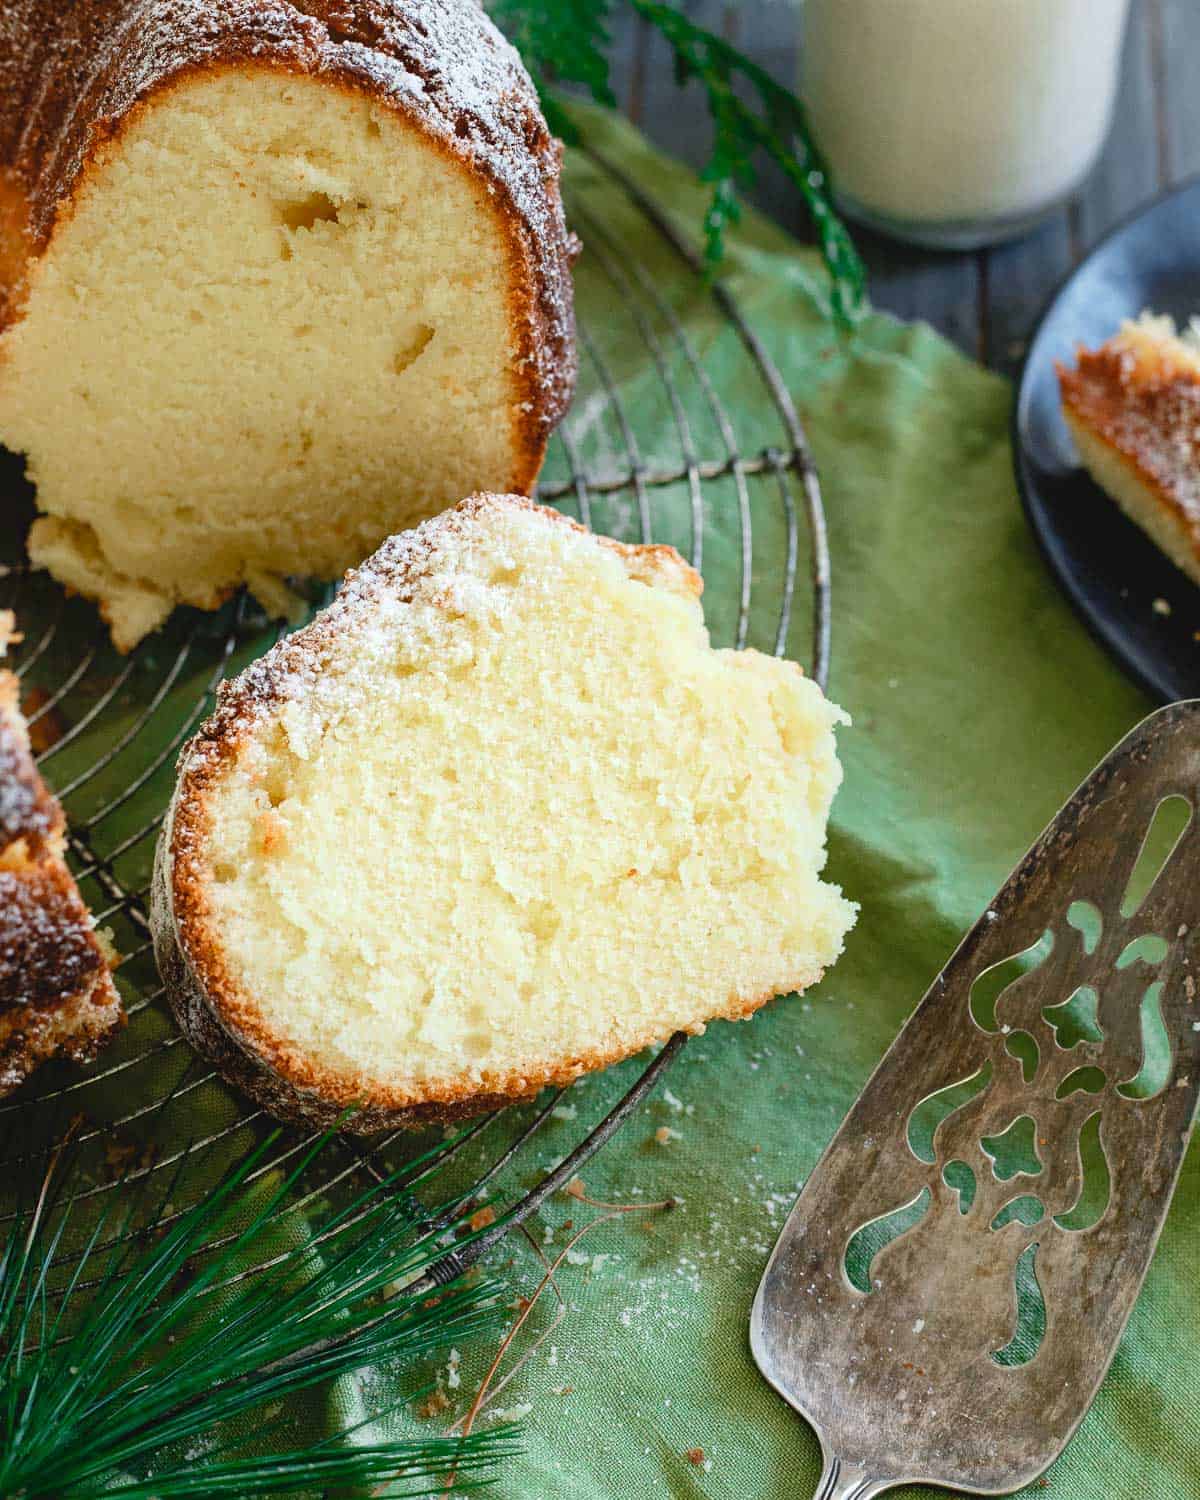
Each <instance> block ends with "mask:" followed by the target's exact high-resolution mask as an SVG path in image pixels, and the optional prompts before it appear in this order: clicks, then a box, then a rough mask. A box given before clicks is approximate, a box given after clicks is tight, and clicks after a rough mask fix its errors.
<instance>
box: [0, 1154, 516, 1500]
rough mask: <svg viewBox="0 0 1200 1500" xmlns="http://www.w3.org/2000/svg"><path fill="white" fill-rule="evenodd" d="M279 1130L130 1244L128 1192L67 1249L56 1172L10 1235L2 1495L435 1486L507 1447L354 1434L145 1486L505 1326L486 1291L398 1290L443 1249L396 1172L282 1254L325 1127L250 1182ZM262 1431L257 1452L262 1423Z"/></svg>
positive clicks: (477, 1437)
mask: <svg viewBox="0 0 1200 1500" xmlns="http://www.w3.org/2000/svg"><path fill="white" fill-rule="evenodd" d="M277 1137H278V1133H276V1134H274V1135H272V1136H270V1137H268V1139H267V1140H265V1141H264V1142H263V1144H262V1145H261V1146H259V1147H258V1148H257V1149H255V1150H254V1151H252V1152H251V1153H250V1154H249V1155H248V1156H246V1157H245V1158H244V1159H243V1160H242V1161H241V1162H240V1163H238V1165H236V1166H235V1167H234V1168H232V1170H231V1171H229V1172H228V1173H227V1174H226V1175H225V1176H224V1177H223V1178H222V1179H221V1180H220V1181H219V1182H218V1183H217V1184H216V1186H215V1187H214V1188H213V1189H212V1190H211V1191H210V1192H209V1193H208V1194H207V1195H206V1196H205V1197H204V1198H203V1199H202V1200H201V1201H200V1202H199V1203H197V1204H196V1205H195V1206H194V1207H192V1208H190V1209H188V1210H187V1211H186V1212H184V1213H183V1214H181V1215H179V1216H178V1217H177V1218H172V1219H171V1220H170V1222H168V1221H167V1220H166V1219H165V1218H164V1216H163V1208H162V1206H161V1205H160V1206H159V1209H158V1211H157V1212H156V1213H153V1214H151V1216H150V1222H149V1223H148V1224H146V1225H145V1226H144V1227H140V1228H138V1229H137V1232H136V1233H135V1234H133V1235H132V1237H130V1236H129V1235H128V1233H127V1232H128V1231H130V1230H132V1229H134V1226H135V1210H134V1206H133V1203H132V1201H131V1200H132V1195H131V1194H130V1193H129V1192H124V1193H122V1194H119V1195H118V1196H119V1197H120V1198H121V1199H122V1202H123V1203H124V1205H125V1206H124V1207H123V1209H122V1210H121V1211H120V1212H119V1214H117V1215H114V1214H113V1213H112V1211H111V1210H110V1211H109V1212H108V1213H106V1214H104V1215H102V1216H101V1217H100V1219H99V1221H98V1222H97V1223H96V1224H95V1225H94V1226H93V1227H92V1228H91V1230H90V1232H89V1233H88V1235H87V1237H86V1238H85V1239H84V1241H83V1244H82V1248H78V1249H75V1250H72V1251H68V1250H66V1248H65V1247H66V1245H67V1243H68V1239H69V1235H68V1229H69V1227H70V1225H71V1221H72V1217H73V1212H72V1211H73V1207H77V1205H73V1203H72V1200H71V1197H70V1196H69V1194H68V1192H67V1190H66V1186H65V1184H64V1181H63V1178H64V1174H61V1173H56V1172H55V1171H54V1170H52V1171H51V1173H50V1174H48V1177H47V1181H46V1184H45V1185H44V1187H43V1190H42V1193H41V1195H40V1197H39V1199H38V1201H37V1202H36V1203H35V1204H34V1205H33V1206H32V1207H31V1208H29V1209H27V1210H26V1211H24V1212H23V1213H20V1214H19V1215H18V1216H17V1218H16V1219H15V1220H14V1221H13V1222H12V1224H11V1225H10V1227H9V1232H8V1237H7V1239H6V1240H5V1242H4V1243H3V1245H2V1246H0V1497H3V1500H10V1497H26V1496H27V1497H30V1500H33V1497H38V1496H54V1497H57V1500H85V1497H88V1500H90V1497H93V1496H99V1495H101V1494H103V1495H105V1496H109V1495H121V1496H141V1497H146V1500H149V1497H151V1496H159V1497H162V1500H166V1497H169V1496H176V1495H206V1496H212V1495H230V1496H237V1497H249V1496H254V1495H275V1494H295V1493H297V1492H300V1491H304V1490H311V1489H316V1490H321V1489H323V1488H327V1487H330V1486H333V1487H338V1486H344V1485H350V1484H354V1485H360V1484H376V1483H379V1482H380V1481H387V1480H398V1481H400V1482H401V1483H403V1484H404V1485H405V1488H404V1491H403V1493H405V1494H430V1493H436V1492H440V1491H441V1490H442V1489H443V1488H444V1486H445V1482H446V1480H445V1476H446V1475H447V1474H448V1473H449V1472H450V1471H451V1470H454V1471H457V1472H458V1473H459V1474H462V1473H464V1472H471V1471H477V1470H478V1469H479V1468H480V1466H484V1465H488V1464H491V1463H493V1462H495V1461H496V1460H497V1459H499V1458H501V1457H503V1456H504V1455H506V1454H508V1453H511V1452H513V1451H515V1450H514V1445H513V1432H512V1430H511V1429H507V1428H496V1429H492V1430H491V1431H488V1432H485V1433H482V1434H473V1435H472V1436H471V1437H469V1438H463V1439H431V1440H426V1441H420V1440H405V1441H395V1442H383V1443H362V1444H357V1443H354V1442H352V1441H351V1442H345V1441H344V1440H343V1439H344V1438H345V1437H346V1436H348V1435H345V1434H343V1435H340V1436H339V1437H338V1438H337V1439H327V1440H325V1441H323V1442H320V1443H317V1444H314V1445H312V1446H309V1447H303V1448H296V1449H292V1450H290V1451H282V1452H278V1453H274V1454H270V1455H267V1456H258V1455H254V1456H247V1457H238V1456H236V1454H234V1455H232V1456H230V1455H226V1456H224V1458H223V1459H222V1461H220V1462H216V1461H214V1462H212V1463H202V1464H196V1463H186V1464H182V1465H174V1466H173V1465H172V1464H171V1463H170V1462H168V1463H167V1464H166V1466H165V1467H159V1468H157V1469H156V1470H155V1471H154V1472H153V1475H152V1478H147V1479H144V1480H143V1479H141V1478H136V1477H132V1476H137V1475H139V1474H144V1473H145V1472H146V1471H147V1469H148V1468H149V1467H150V1466H151V1464H152V1462H153V1460H154V1459H155V1457H156V1455H158V1454H159V1453H160V1452H161V1450H163V1449H165V1448H169V1447H172V1446H173V1445H180V1444H186V1443H188V1442H193V1441H194V1440H196V1439H197V1438H200V1437H207V1436H208V1435H209V1434H211V1433H212V1432H213V1430H214V1429H215V1428H217V1427H218V1426H219V1425H220V1424H223V1423H228V1422H229V1421H231V1420H232V1419H235V1418H238V1417H242V1416H244V1415H246V1414H247V1413H250V1412H252V1411H254V1410H255V1409H256V1408H259V1407H262V1406H263V1405H265V1404H266V1403H267V1402H276V1403H277V1402H281V1401H284V1400H286V1399H287V1398H288V1397H290V1396H293V1395H295V1394H297V1393H299V1392H301V1391H305V1390H308V1389H310V1388H311V1387H313V1386H315V1385H317V1384H319V1383H323V1382H326V1381H330V1380H333V1379H336V1378H337V1377H338V1376H340V1375H346V1374H348V1373H350V1372H352V1371H355V1370H359V1369H362V1368H364V1367H365V1366H369V1365H374V1364H377V1363H379V1362H380V1361H383V1360H401V1361H408V1362H410V1363H411V1362H412V1361H413V1360H415V1359H418V1358H420V1357H422V1356H426V1355H429V1354H432V1353H434V1352H435V1351H438V1350H441V1349H444V1348H446V1347H447V1346H448V1345H449V1344H452V1343H454V1342H457V1341H462V1340H464V1339H466V1338H468V1337H469V1336H471V1335H472V1334H474V1333H477V1332H479V1331H481V1330H482V1329H484V1328H488V1327H494V1326H496V1324H497V1323H498V1322H499V1321H500V1320H501V1319H502V1316H503V1315H502V1313H501V1311H500V1309H499V1306H498V1304H497V1300H496V1295H495V1292H494V1290H493V1289H492V1288H490V1287H488V1286H486V1285H484V1284H479V1285H473V1286H459V1287H456V1288H451V1289H449V1290H445V1291H442V1292H440V1293H439V1294H438V1295H437V1296H436V1297H433V1298H431V1297H430V1296H429V1295H428V1293H424V1294H421V1295H413V1294H411V1293H409V1294H406V1293H405V1292H404V1291H403V1290H400V1291H399V1292H397V1291H396V1286H397V1284H399V1286H400V1287H401V1288H403V1287H404V1286H406V1285H409V1284H411V1283H415V1282H416V1281H417V1280H418V1279H419V1277H420V1276H421V1274H422V1272H424V1271H425V1270H426V1269H427V1268H428V1267H429V1266H430V1265H432V1264H433V1263H434V1262H435V1261H437V1260H438V1259H439V1258H440V1257H441V1256H442V1255H444V1254H445V1244H444V1231H441V1230H436V1229H434V1228H432V1227H430V1219H429V1217H428V1216H427V1215H426V1214H425V1213H424V1211H423V1210H422V1209H421V1207H420V1205H418V1204H417V1203H416V1201H415V1200H414V1199H413V1198H411V1196H409V1195H408V1194H406V1193H404V1192H403V1191H402V1190H401V1189H400V1188H399V1185H398V1182H397V1180H396V1179H395V1178H389V1179H388V1180H386V1181H385V1182H383V1183H381V1184H379V1185H377V1186H373V1187H372V1188H370V1189H369V1190H368V1191H367V1192H365V1193H363V1194H362V1195H361V1196H359V1197H358V1198H356V1199H355V1200H354V1201H353V1202H352V1203H350V1204H348V1205H347V1206H346V1207H344V1208H342V1209H340V1210H327V1211H326V1212H325V1215H324V1217H323V1218H322V1219H320V1220H319V1221H313V1222H311V1223H310V1222H309V1221H308V1220H306V1221H305V1225H304V1227H305V1229H306V1230H308V1231H309V1232H307V1233H306V1234H304V1235H302V1236H298V1239H299V1240H300V1243H297V1244H294V1245H293V1246H292V1247H291V1248H281V1239H280V1230H281V1223H282V1224H286V1222H287V1217H286V1215H287V1205H288V1203H289V1201H291V1198H292V1195H293V1191H294V1189H295V1188H296V1186H297V1183H298V1182H299V1180H300V1178H301V1177H302V1175H303V1174H304V1173H305V1171H306V1170H307V1169H308V1168H309V1167H310V1166H311V1164H312V1160H313V1158H314V1157H315V1156H316V1155H317V1153H318V1152H319V1151H321V1150H322V1149H323V1147H324V1145H325V1143H326V1141H327V1139H328V1137H325V1138H323V1139H322V1140H320V1141H318V1142H317V1143H316V1144H315V1145H313V1147H312V1148H311V1149H310V1150H308V1151H307V1152H306V1153H304V1154H303V1155H302V1159H301V1161H300V1163H299V1165H298V1166H296V1167H295V1169H294V1170H293V1171H292V1172H291V1173H290V1174H288V1175H287V1176H286V1177H285V1176H284V1175H283V1174H282V1173H279V1174H276V1176H275V1180H274V1182H273V1183H271V1182H270V1181H268V1183H267V1185H266V1186H264V1185H263V1184H262V1183H259V1184H258V1185H257V1186H256V1185H255V1183H254V1180H253V1179H254V1176H255V1170H256V1168H258V1167H260V1165H261V1164H262V1162H263V1161H264V1158H265V1157H266V1155H267V1153H268V1152H269V1150H270V1149H271V1147H272V1145H273V1143H274V1142H275V1141H276V1139H277ZM411 1170H412V1169H411V1167H410V1168H408V1169H406V1171H408V1172H410V1171H411ZM114 1218H115V1219H116V1222H114ZM139 1222H140V1221H139ZM314 1241H316V1242H318V1243H314ZM211 1247H218V1248H211ZM206 1252H207V1253H206ZM264 1260H266V1261H267V1264H266V1266H265V1268H263V1269H260V1270H257V1271H255V1272H254V1273H253V1274H249V1275H247V1274H245V1273H246V1272H247V1271H248V1270H249V1269H250V1268H252V1267H254V1266H256V1265H258V1263H259V1262H261V1261H264ZM257 1436H258V1439H259V1445H260V1446H261V1444H262V1439H263V1436H264V1432H263V1429H262V1428H261V1427H260V1428H259V1430H258V1434H257Z"/></svg>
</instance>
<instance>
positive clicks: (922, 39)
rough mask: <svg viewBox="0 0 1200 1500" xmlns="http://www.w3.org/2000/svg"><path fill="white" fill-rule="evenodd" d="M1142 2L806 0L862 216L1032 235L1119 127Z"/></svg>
mask: <svg viewBox="0 0 1200 1500" xmlns="http://www.w3.org/2000/svg"><path fill="white" fill-rule="evenodd" d="M1128 13H1129V0H804V11H803V15H804V23H803V24H804V32H803V42H802V50H801V57H802V69H803V84H802V87H803V95H804V99H805V102H806V104H807V106H808V109H809V113H810V118H811V120H812V125H813V129H814V132H815V134H816V136H817V139H818V141H819V142H820V144H821V146H822V147H823V149H824V151H825V154H826V156H827V157H828V158H829V163H830V166H831V167H832V169H833V174H834V178H835V181H836V184H837V188H838V195H839V198H840V199H841V200H842V202H843V204H844V207H845V209H846V211H847V213H849V214H850V215H851V216H853V217H857V218H859V219H861V220H863V221H864V222H866V223H868V224H871V225H873V226H875V227H876V228H880V229H883V230H885V231H887V232H888V233H891V234H894V235H897V236H899V237H900V238H902V239H908V240H914V241H916V242H917V243H919V244H926V245H934V246H941V247H945V248H969V247H972V246H976V245H983V244H987V243H989V242H992V241H995V240H999V239H1004V238H1007V237H1009V236H1012V235H1016V234H1020V233H1021V232H1022V231H1023V230H1025V229H1027V228H1029V227H1030V226H1031V225H1032V224H1033V223H1035V222H1036V221H1037V220H1038V219H1039V218H1040V217H1041V216H1042V215H1043V214H1044V213H1046V212H1047V211H1048V210H1049V209H1051V208H1053V207H1054V206H1055V205H1056V204H1057V203H1059V202H1061V200H1062V199H1063V198H1065V197H1066V196H1067V195H1068V194H1069V193H1071V192H1072V191H1073V190H1074V189H1075V188H1076V187H1077V186H1078V185H1079V183H1080V182H1081V181H1082V180H1083V178H1084V177H1086V175H1087V173H1088V172H1089V171H1090V170H1091V168H1092V166H1093V164H1094V163H1095V160H1096V158H1097V156H1098V155H1099V153H1100V149H1101V147H1102V146H1103V144H1104V140H1105V137H1106V136H1107V134H1108V128H1109V124H1110V122H1111V119H1112V108H1113V99H1114V96H1115V94H1116V87H1117V74H1118V70H1119V63H1120V56H1121V42H1122V38H1123V36H1124V34H1125V23H1126V19H1127V17H1128Z"/></svg>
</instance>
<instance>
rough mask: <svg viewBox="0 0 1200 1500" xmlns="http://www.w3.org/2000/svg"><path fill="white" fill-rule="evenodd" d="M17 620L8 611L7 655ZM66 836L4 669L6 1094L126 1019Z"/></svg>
mask: <svg viewBox="0 0 1200 1500" xmlns="http://www.w3.org/2000/svg"><path fill="white" fill-rule="evenodd" d="M12 623H13V622H12V616H11V614H8V613H6V612H4V611H0V655H2V654H3V652H4V648H5V646H6V645H7V643H8V642H9V640H11V639H12V638H13V637H12ZM65 834H66V822H65V819H64V817H63V811H62V808H61V807H60V806H59V805H58V802H57V801H56V800H55V799H54V797H52V796H51V794H50V793H49V792H48V791H47V789H46V787H45V785H44V783H43V782H42V779H41V777H40V776H39V775H38V772H37V767H36V766H35V765H34V763H33V756H32V753H31V752H30V748H29V733H28V729H27V727H26V724H25V720H24V718H23V717H22V715H21V710H20V706H19V699H18V682H17V678H16V677H15V676H14V675H13V674H12V673H11V672H0V1097H3V1096H4V1095H5V1094H9V1093H11V1092H12V1090H13V1089H15V1088H16V1087H17V1086H18V1085H19V1084H21V1083H24V1081H25V1079H26V1078H28V1076H29V1075H30V1073H32V1072H33V1070H34V1069H35V1068H36V1067H37V1066H38V1065H39V1064H40V1063H43V1062H46V1061H47V1060H48V1059H49V1058H51V1057H55V1056H57V1055H59V1054H62V1055H63V1056H66V1057H70V1058H72V1059H73V1060H74V1061H76V1062H86V1061H88V1060H89V1059H90V1058H92V1057H94V1056H95V1054H96V1053H97V1052H98V1051H99V1049H100V1048H101V1047H102V1046H103V1044H104V1043H105V1042H106V1041H107V1040H108V1039H109V1037H110V1036H112V1034H113V1033H114V1032H115V1031H116V1030H117V1028H118V1027H119V1026H120V1025H121V1024H122V1021H123V1012H122V1009H121V1000H120V996H119V995H118V994H117V990H116V986H115V985H114V984H113V982H112V976H111V974H110V972H109V959H108V956H107V955H106V953H105V951H104V949H103V948H102V946H101V943H100V941H99V939H98V938H97V935H96V933H95V932H94V931H93V930H92V927H93V924H92V918H91V916H90V914H89V913H88V910H87V908H86V907H85V906H84V904H83V901H82V899H81V898H80V895H79V891H78V890H77V888H76V886H75V882H74V880H73V879H72V878H71V874H70V871H69V870H68V869H67V867H66V864H65V863H64V862H63V849H64V845H65Z"/></svg>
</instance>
